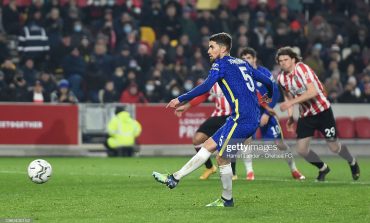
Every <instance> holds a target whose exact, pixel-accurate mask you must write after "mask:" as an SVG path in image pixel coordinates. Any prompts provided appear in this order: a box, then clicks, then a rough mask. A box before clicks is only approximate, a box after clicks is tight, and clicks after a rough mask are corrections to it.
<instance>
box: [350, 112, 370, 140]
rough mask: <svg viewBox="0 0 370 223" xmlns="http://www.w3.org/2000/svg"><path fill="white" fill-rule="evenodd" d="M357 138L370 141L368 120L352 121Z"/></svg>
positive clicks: (369, 123) (365, 118) (369, 122)
mask: <svg viewBox="0 0 370 223" xmlns="http://www.w3.org/2000/svg"><path fill="white" fill-rule="evenodd" d="M353 123H354V126H355V132H356V136H357V138H360V139H370V119H369V118H368V117H358V118H355V119H354V120H353Z"/></svg>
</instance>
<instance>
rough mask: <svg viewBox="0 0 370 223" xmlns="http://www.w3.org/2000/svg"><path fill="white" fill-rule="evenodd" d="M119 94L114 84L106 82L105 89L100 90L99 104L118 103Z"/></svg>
mask: <svg viewBox="0 0 370 223" xmlns="http://www.w3.org/2000/svg"><path fill="white" fill-rule="evenodd" d="M118 99H119V93H118V92H117V91H116V89H115V88H114V82H113V81H111V80H108V81H107V82H105V87H104V89H100V91H99V102H100V103H112V102H118Z"/></svg>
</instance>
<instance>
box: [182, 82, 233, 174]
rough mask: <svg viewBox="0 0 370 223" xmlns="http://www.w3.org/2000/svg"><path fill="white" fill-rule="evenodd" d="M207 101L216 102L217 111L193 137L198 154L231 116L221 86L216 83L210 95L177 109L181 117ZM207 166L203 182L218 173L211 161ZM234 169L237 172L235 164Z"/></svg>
mask: <svg viewBox="0 0 370 223" xmlns="http://www.w3.org/2000/svg"><path fill="white" fill-rule="evenodd" d="M207 99H210V100H211V101H214V102H215V110H214V111H213V112H212V115H211V117H209V118H208V119H207V120H206V121H205V122H204V123H203V124H202V125H201V126H200V127H199V128H198V130H197V131H196V133H195V135H194V136H193V145H194V148H195V150H196V151H197V152H198V151H199V150H200V148H202V145H203V143H204V142H205V141H206V140H207V139H208V138H209V137H211V136H212V135H213V134H214V133H215V132H216V131H217V130H218V129H219V128H220V127H221V126H223V125H224V124H225V122H226V119H227V117H229V115H230V114H231V107H230V105H229V103H228V102H227V100H226V98H225V96H224V94H223V93H222V90H221V88H220V86H219V85H218V84H217V83H216V84H215V85H213V87H212V88H211V90H210V91H209V92H208V93H206V94H203V95H201V96H198V97H196V98H194V99H193V100H191V101H190V102H189V103H186V104H184V105H181V106H179V107H178V108H177V109H176V115H177V116H179V117H180V116H181V115H182V113H184V112H185V111H187V110H188V109H190V108H191V107H194V106H197V105H199V104H200V103H202V102H204V101H206V100H207ZM205 166H206V170H205V171H204V172H203V174H202V175H201V176H200V179H202V180H206V179H208V177H209V176H210V175H211V174H213V173H216V171H217V168H216V166H214V165H213V164H212V161H211V159H208V160H207V161H206V162H205ZM233 168H234V170H235V163H234V167H233Z"/></svg>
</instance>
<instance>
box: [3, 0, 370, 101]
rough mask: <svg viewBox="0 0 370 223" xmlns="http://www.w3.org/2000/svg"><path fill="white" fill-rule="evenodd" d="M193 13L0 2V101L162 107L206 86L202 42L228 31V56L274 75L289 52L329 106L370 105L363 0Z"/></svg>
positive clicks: (289, 0) (77, 0) (187, 4)
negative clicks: (281, 55) (243, 54)
mask: <svg viewBox="0 0 370 223" xmlns="http://www.w3.org/2000/svg"><path fill="white" fill-rule="evenodd" d="M199 1H201V0H199ZM209 2H213V1H209ZM198 3H199V2H198ZM197 7H199V4H197V1H196V0H177V1H175V0H170V1H166V0H117V1H112V0H105V1H103V0H99V1H94V0H69V1H59V0H33V1H31V0H23V1H18V0H17V1H16V0H7V1H3V6H2V8H1V17H0V18H1V20H0V64H1V70H0V101H20V102H49V101H51V102H71V103H76V102H93V103H108V102H123V103H148V102H154V103H155V102H168V101H169V100H170V99H172V98H174V97H177V96H179V95H180V94H181V93H183V92H185V91H188V90H190V89H192V88H193V87H194V86H196V85H197V84H199V83H200V82H201V81H202V80H204V78H206V76H207V71H208V69H209V67H210V62H209V58H208V55H207V49H208V37H209V36H210V35H211V34H214V33H218V32H228V33H231V34H232V35H233V48H232V56H239V54H240V51H241V49H243V47H246V46H250V47H253V48H254V49H256V51H257V52H258V58H259V62H260V63H261V64H262V65H264V66H266V67H267V68H268V69H270V70H271V71H272V73H273V74H274V75H277V73H278V72H279V67H278V66H277V65H276V62H275V53H276V51H277V49H278V48H280V47H282V46H294V47H295V49H296V50H298V51H299V52H300V55H301V56H302V57H303V61H304V63H306V64H307V65H309V66H310V67H312V68H313V69H314V71H315V72H316V74H317V75H318V77H319V78H320V80H321V81H322V82H323V84H324V85H325V88H326V92H327V94H328V98H329V99H330V100H331V101H332V102H339V103H369V102H370V34H369V32H370V30H369V29H370V6H369V1H368V0H351V1H347V0H336V1H332V0H302V1H294V0H268V1H267V0H240V1H236V0H230V1H228V0H221V1H220V4H219V5H218V6H217V7H216V8H215V9H204V8H202V9H199V8H197Z"/></svg>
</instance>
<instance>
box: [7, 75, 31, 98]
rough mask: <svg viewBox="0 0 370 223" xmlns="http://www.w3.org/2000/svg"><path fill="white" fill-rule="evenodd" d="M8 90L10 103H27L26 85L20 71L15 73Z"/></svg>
mask: <svg viewBox="0 0 370 223" xmlns="http://www.w3.org/2000/svg"><path fill="white" fill-rule="evenodd" d="M9 89H10V91H9V93H10V99H11V101H19V102H26V101H28V93H29V92H28V84H27V82H26V80H25V79H24V77H23V73H22V72H21V71H19V70H17V71H16V73H15V75H14V78H13V82H12V83H10V84H9Z"/></svg>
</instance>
